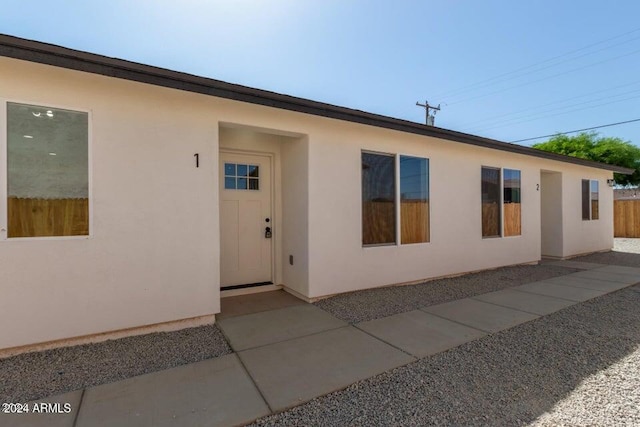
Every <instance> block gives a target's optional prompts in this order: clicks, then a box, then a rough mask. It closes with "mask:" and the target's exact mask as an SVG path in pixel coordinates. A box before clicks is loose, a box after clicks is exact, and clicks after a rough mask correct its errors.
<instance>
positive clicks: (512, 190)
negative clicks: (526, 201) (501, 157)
mask: <svg viewBox="0 0 640 427" xmlns="http://www.w3.org/2000/svg"><path fill="white" fill-rule="evenodd" d="M502 182H503V184H502V187H503V190H502V193H503V196H502V201H503V203H504V205H503V212H504V235H505V236H519V235H521V234H522V220H521V218H522V210H521V204H520V171H519V170H513V169H504V170H503V178H502Z"/></svg>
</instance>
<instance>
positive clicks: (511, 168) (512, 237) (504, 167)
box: [480, 164, 523, 240]
mask: <svg viewBox="0 0 640 427" xmlns="http://www.w3.org/2000/svg"><path fill="white" fill-rule="evenodd" d="M482 169H494V170H499V171H500V191H499V193H500V235H499V236H483V235H482V189H481V191H480V236H481V238H482V240H485V239H486V240H491V239H514V238H519V237H522V188H523V185H522V175H523V174H522V169H519V168H516V167H511V166H487V165H484V164H481V165H480V185H481V186H482ZM505 169H508V170H510V171H518V172H520V234H515V235H513V236H505V235H504V217H505V215H504V171H505Z"/></svg>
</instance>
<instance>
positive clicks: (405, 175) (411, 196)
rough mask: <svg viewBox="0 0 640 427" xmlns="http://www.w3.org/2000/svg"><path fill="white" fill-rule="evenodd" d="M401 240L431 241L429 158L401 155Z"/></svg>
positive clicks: (406, 241)
mask: <svg viewBox="0 0 640 427" xmlns="http://www.w3.org/2000/svg"><path fill="white" fill-rule="evenodd" d="M400 224H401V227H400V229H401V236H400V242H401V243H403V244H406V243H423V242H428V241H429V160H428V159H422V158H418V157H409V156H400Z"/></svg>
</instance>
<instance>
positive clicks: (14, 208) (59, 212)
mask: <svg viewBox="0 0 640 427" xmlns="http://www.w3.org/2000/svg"><path fill="white" fill-rule="evenodd" d="M7 190H8V192H7V194H8V201H7V202H8V206H7V213H8V230H7V232H8V237H46V236H86V235H88V234H89V118H88V114H87V113H85V112H79V111H70V110H63V109H59V108H52V107H43V106H36V105H27V104H18V103H12V102H9V103H7Z"/></svg>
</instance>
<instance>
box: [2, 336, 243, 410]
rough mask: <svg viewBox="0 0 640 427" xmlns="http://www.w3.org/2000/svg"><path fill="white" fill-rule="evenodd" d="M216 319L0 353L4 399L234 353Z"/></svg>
mask: <svg viewBox="0 0 640 427" xmlns="http://www.w3.org/2000/svg"><path fill="white" fill-rule="evenodd" d="M231 352H232V351H231V348H230V347H229V345H228V344H227V342H226V341H225V339H224V337H223V335H222V332H220V330H219V329H218V327H217V326H215V325H209V326H199V327H196V328H189V329H184V330H181V331H176V332H159V333H153V334H146V335H139V336H136V337H127V338H121V339H117V340H109V341H104V342H101V343H96V344H85V345H78V346H74V347H64V348H58V349H53V350H45V351H41V352H36V353H27V354H21V355H18V356H14V357H9V358H5V359H0V402H24V401H29V400H35V399H40V398H43V397H48V396H52V395H55V394H59V393H64V392H67V391H72V390H78V389H81V388H84V387H88V386H93V385H98V384H104V383H110V382H113V381H118V380H122V379H125V378H129V377H133V376H136V375H142V374H146V373H149V372H154V371H159V370H162V369H168V368H173V367H175V366H179V365H184V364H187V363H193V362H198V361H200V360H204V359H209V358H212V357H218V356H222V355H225V354H229V353H231Z"/></svg>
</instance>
